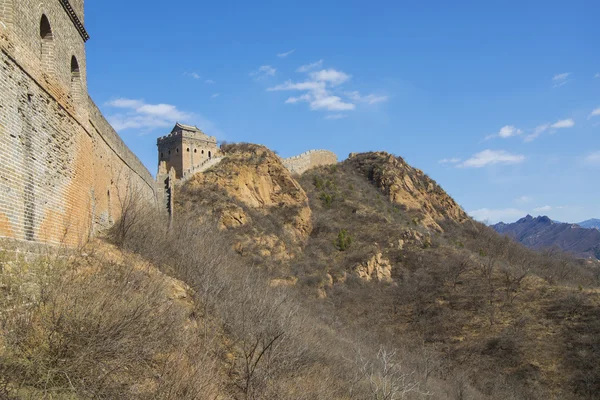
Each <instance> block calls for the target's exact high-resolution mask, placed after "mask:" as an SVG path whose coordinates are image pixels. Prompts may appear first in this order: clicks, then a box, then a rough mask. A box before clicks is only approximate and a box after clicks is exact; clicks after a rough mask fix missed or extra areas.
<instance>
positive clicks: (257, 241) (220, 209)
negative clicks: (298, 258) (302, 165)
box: [182, 144, 312, 259]
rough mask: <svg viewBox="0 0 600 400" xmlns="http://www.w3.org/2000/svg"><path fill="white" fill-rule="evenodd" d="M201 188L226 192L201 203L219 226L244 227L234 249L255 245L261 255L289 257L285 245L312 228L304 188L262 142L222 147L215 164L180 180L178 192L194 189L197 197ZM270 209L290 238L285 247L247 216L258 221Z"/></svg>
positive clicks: (278, 237)
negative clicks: (211, 212) (216, 220)
mask: <svg viewBox="0 0 600 400" xmlns="http://www.w3.org/2000/svg"><path fill="white" fill-rule="evenodd" d="M207 190H214V191H222V192H224V193H226V196H225V197H222V198H220V199H217V201H213V202H212V203H211V204H204V205H208V206H209V207H210V208H211V209H212V210H213V212H214V213H216V214H217V215H218V218H219V225H220V227H221V228H222V229H232V228H239V227H241V226H246V225H249V226H250V228H249V229H251V232H247V233H246V234H245V235H244V237H241V238H240V240H239V241H238V242H237V244H236V249H237V250H238V251H239V252H240V253H247V252H248V251H249V250H250V249H256V250H258V253H259V254H261V255H263V256H274V257H276V258H281V259H286V258H289V257H293V254H292V253H294V249H291V248H289V243H290V242H291V243H292V244H293V246H294V247H297V246H301V245H302V244H303V243H304V241H305V240H306V239H307V238H308V236H309V235H310V232H311V231H312V220H311V217H312V213H311V210H310V208H309V205H308V197H307V196H306V193H305V192H304V190H303V189H302V187H301V186H300V185H299V184H298V182H297V181H296V180H295V179H294V178H293V177H292V175H291V173H290V171H288V170H287V169H286V168H285V167H284V166H283V164H282V162H281V159H280V158H279V157H277V156H276V155H275V154H274V153H273V152H272V151H271V150H269V149H267V148H266V147H264V146H259V145H251V144H239V145H230V146H226V148H225V158H224V159H223V160H222V161H221V162H220V163H219V164H218V165H216V166H215V167H213V168H212V169H209V170H207V171H204V172H202V173H198V174H196V175H195V176H194V177H192V178H191V179H190V180H189V181H188V182H187V183H185V185H184V192H186V193H189V194H191V193H197V196H198V197H202V193H206V191H207ZM183 196H185V194H183ZM201 201H202V200H200V202H201ZM185 203H186V202H185V201H183V202H182V204H185ZM275 212H276V213H280V216H281V218H277V219H275V218H273V219H272V220H273V221H275V224H277V226H279V227H280V228H281V230H282V231H283V232H284V235H285V236H286V240H287V239H290V240H287V242H288V246H286V240H282V237H281V235H278V234H275V233H274V232H265V231H264V230H263V229H261V228H260V227H259V226H257V224H258V223H259V222H260V221H258V222H257V221H256V218H254V219H253V218H252V217H251V215H249V213H250V214H252V215H255V214H256V215H258V216H259V217H258V219H259V220H261V219H263V218H262V217H266V216H268V215H269V214H272V213H275ZM256 215H255V216H256Z"/></svg>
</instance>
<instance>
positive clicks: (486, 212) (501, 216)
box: [469, 208, 527, 224]
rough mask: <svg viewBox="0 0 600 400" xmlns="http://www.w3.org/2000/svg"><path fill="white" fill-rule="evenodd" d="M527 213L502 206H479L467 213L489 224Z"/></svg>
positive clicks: (512, 219) (508, 220)
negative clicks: (500, 207) (495, 207)
mask: <svg viewBox="0 0 600 400" xmlns="http://www.w3.org/2000/svg"><path fill="white" fill-rule="evenodd" d="M525 214H527V212H526V211H523V210H519V209H517V208H504V209H489V208H480V209H479V210H474V211H469V215H470V216H471V217H473V218H475V219H476V220H478V221H482V222H488V223H491V224H494V223H497V222H500V221H504V222H511V221H515V220H517V219H519V218H521V217H523V216H524V215H525Z"/></svg>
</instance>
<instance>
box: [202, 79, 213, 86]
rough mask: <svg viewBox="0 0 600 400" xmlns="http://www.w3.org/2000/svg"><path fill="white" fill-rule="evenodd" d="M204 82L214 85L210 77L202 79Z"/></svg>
mask: <svg viewBox="0 0 600 400" xmlns="http://www.w3.org/2000/svg"><path fill="white" fill-rule="evenodd" d="M204 83H207V84H209V85H214V84H215V81H213V80H212V79H207V80H205V81H204Z"/></svg>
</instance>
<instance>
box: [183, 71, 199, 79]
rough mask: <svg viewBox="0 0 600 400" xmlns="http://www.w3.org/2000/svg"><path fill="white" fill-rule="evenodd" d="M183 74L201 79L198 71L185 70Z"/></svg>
mask: <svg viewBox="0 0 600 400" xmlns="http://www.w3.org/2000/svg"><path fill="white" fill-rule="evenodd" d="M183 74H184V75H185V76H189V77H190V78H194V79H200V74H198V73H197V72H184V73H183Z"/></svg>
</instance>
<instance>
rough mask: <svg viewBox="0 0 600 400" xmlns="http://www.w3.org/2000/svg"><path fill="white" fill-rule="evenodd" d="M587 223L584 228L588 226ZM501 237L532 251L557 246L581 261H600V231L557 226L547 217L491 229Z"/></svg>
mask: <svg viewBox="0 0 600 400" xmlns="http://www.w3.org/2000/svg"><path fill="white" fill-rule="evenodd" d="M590 221H597V222H600V220H588V221H585V222H584V223H583V224H585V225H586V226H589V225H590V224H587V223H588V222H590ZM492 228H494V229H495V230H496V231H497V232H498V233H501V234H505V235H508V236H510V237H512V238H513V239H515V240H516V241H518V242H519V243H522V244H523V245H525V246H527V247H530V248H532V249H543V248H549V247H553V246H557V247H559V248H561V249H562V250H565V251H568V252H570V253H573V254H574V255H576V256H578V257H584V258H592V257H593V258H598V259H600V231H599V230H597V229H587V228H586V227H582V226H581V224H568V223H557V222H554V221H552V220H551V219H550V218H548V217H546V216H539V217H537V218H534V217H532V216H531V215H527V216H526V217H524V218H521V219H520V220H518V221H517V222H514V223H510V224H505V223H504V222H500V223H498V224H496V225H492Z"/></svg>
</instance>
